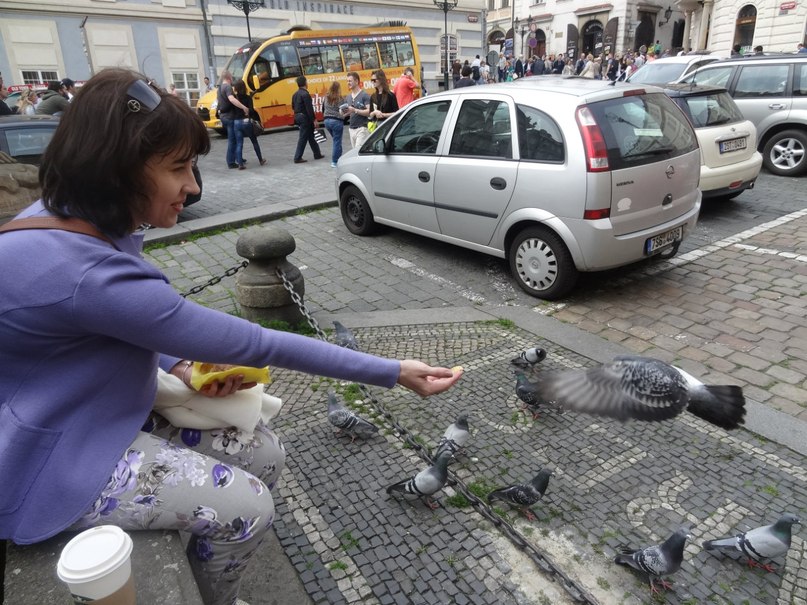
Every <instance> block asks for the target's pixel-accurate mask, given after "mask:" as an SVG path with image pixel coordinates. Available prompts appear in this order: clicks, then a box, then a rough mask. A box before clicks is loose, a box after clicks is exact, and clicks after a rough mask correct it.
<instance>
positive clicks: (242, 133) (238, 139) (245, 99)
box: [233, 80, 266, 170]
mask: <svg viewBox="0 0 807 605" xmlns="http://www.w3.org/2000/svg"><path fill="white" fill-rule="evenodd" d="M233 92H234V93H235V98H236V99H238V101H239V102H240V103H241V104H242V105H244V107H246V108H247V109H248V110H249V117H248V118H244V119H240V120H237V121H236V123H235V124H236V131H235V157H236V158H238V169H239V170H244V169H245V168H246V163H247V161H246V160H245V159H244V137H247V138H248V139H249V140H250V141H252V148H253V149H254V150H255V155H256V156H258V162H260V164H261V166H265V165H266V160H265V159H263V154H262V153H261V146H260V144H258V137H257V135H256V134H255V128H254V127H253V125H252V120H257V121H259V122H260V119H261V117H260V116H259V115H258V112H257V111H255V106H254V105H253V104H252V97H250V96H249V95H248V94H247V85H246V84H245V83H244V81H243V80H238V81H237V82H235V83H234V84H233Z"/></svg>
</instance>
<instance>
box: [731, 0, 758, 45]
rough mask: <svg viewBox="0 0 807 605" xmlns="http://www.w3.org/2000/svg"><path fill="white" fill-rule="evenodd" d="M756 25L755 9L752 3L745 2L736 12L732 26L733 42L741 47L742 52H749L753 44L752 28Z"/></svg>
mask: <svg viewBox="0 0 807 605" xmlns="http://www.w3.org/2000/svg"><path fill="white" fill-rule="evenodd" d="M756 25H757V9H756V7H755V6H754V5H752V4H746V5H745V6H744V7H742V8H741V9H740V12H739V13H737V21H736V22H735V26H734V42H733V43H732V46H733V45H735V44H739V45H740V46H741V47H742V52H743V54H751V48H752V47H753V45H754V29H755V28H756Z"/></svg>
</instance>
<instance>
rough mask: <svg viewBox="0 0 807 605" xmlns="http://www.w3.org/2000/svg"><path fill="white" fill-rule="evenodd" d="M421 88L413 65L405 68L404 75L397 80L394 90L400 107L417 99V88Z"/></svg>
mask: <svg viewBox="0 0 807 605" xmlns="http://www.w3.org/2000/svg"><path fill="white" fill-rule="evenodd" d="M416 88H420V84H418V83H417V81H416V80H415V70H413V69H412V68H411V67H407V68H406V69H404V72H403V75H402V76H401V77H400V78H398V79H397V80H396V81H395V86H394V87H393V89H392V92H393V93H394V94H395V100H396V101H398V108H399V109H400V108H401V107H406V106H407V105H409V104H410V103H411V102H412V101H414V100H415V89H416Z"/></svg>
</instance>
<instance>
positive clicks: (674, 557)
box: [614, 527, 691, 593]
mask: <svg viewBox="0 0 807 605" xmlns="http://www.w3.org/2000/svg"><path fill="white" fill-rule="evenodd" d="M690 537H691V536H690V535H689V530H688V529H687V528H685V527H682V528H680V529H679V530H678V531H676V532H675V533H674V534H673V535H671V536H670V537H669V538H667V540H665V541H664V543H662V544H658V545H655V546H648V547H646V548H639V549H636V550H630V549H624V550H623V551H622V552H620V553H619V554H618V555H617V556H616V557H615V558H614V563H617V564H618V565H624V566H626V567H632V568H633V569H636V570H638V571H642V572H644V573H646V574H647V575H648V577H649V578H650V591H651V592H652V593H656V592H658V589H657V588H656V585H655V581H656V579H659V580H660V581H661V584H662V586H663V587H664V588H669V587H670V586H669V584H668V583H667V582H665V581H664V577H665V576H669V575H672V574H674V573H675V572H676V571H678V570H679V569H680V568H681V563H682V562H683V560H684V546H685V545H686V541H687V539H688V538H690Z"/></svg>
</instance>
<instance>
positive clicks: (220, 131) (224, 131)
mask: <svg viewBox="0 0 807 605" xmlns="http://www.w3.org/2000/svg"><path fill="white" fill-rule="evenodd" d="M213 130H215V131H216V132H217V133H218V134H219V136H222V137H226V136H227V129H226V128H214V129H213Z"/></svg>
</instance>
